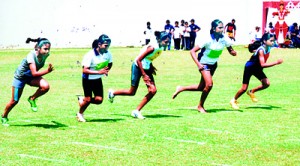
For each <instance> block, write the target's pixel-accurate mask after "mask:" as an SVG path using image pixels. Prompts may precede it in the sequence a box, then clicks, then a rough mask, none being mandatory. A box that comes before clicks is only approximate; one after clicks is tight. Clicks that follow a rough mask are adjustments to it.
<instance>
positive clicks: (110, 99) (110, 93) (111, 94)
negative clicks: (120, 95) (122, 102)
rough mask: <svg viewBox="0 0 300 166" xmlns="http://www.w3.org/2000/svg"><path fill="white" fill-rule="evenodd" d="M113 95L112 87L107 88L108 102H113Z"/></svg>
mask: <svg viewBox="0 0 300 166" xmlns="http://www.w3.org/2000/svg"><path fill="white" fill-rule="evenodd" d="M114 97H115V95H114V91H113V90H112V89H109V90H108V101H109V102H110V103H113V102H114Z"/></svg>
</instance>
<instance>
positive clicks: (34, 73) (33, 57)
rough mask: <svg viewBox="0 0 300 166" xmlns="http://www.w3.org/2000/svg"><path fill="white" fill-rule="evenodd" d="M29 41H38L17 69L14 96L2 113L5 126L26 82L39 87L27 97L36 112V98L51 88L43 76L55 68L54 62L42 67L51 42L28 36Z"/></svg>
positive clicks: (27, 41)
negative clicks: (43, 68) (45, 67)
mask: <svg viewBox="0 0 300 166" xmlns="http://www.w3.org/2000/svg"><path fill="white" fill-rule="evenodd" d="M29 42H37V44H36V45H35V47H34V50H32V51H30V53H29V54H28V55H27V56H26V58H25V59H23V60H22V62H21V64H20V65H19V67H18V68H17V70H16V71H15V74H14V79H13V84H12V98H11V99H10V101H9V102H8V103H7V104H6V107H5V109H4V112H3V114H2V119H1V122H2V125H4V126H9V124H8V114H9V112H10V111H11V110H12V109H13V108H14V107H15V106H16V105H17V104H18V102H19V100H20V98H21V96H22V93H23V89H24V87H25V85H26V84H27V85H30V86H33V87H38V89H37V90H36V92H35V93H34V94H33V95H32V96H29V97H28V99H27V100H28V102H29V103H30V106H31V110H32V111H34V112H36V111H38V107H37V105H36V99H37V98H39V97H41V96H42V95H44V94H45V93H47V92H48V91H49V89H50V85H49V83H48V82H47V81H46V80H45V79H44V78H43V77H42V76H44V75H46V74H49V73H51V72H52V71H53V70H54V68H53V66H52V64H51V63H49V65H48V68H47V69H45V70H40V69H41V68H42V67H44V65H45V62H46V59H47V58H48V57H49V55H50V47H51V43H50V41H49V40H48V39H46V38H38V39H31V38H28V39H27V40H26V43H29Z"/></svg>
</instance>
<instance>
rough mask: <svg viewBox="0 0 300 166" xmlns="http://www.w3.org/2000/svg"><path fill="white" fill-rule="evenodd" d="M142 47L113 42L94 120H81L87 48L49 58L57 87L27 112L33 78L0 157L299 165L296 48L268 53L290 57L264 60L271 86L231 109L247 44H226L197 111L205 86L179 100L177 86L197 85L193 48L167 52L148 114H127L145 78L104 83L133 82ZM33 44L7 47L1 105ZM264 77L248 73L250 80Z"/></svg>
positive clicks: (5, 160)
mask: <svg viewBox="0 0 300 166" xmlns="http://www.w3.org/2000/svg"><path fill="white" fill-rule="evenodd" d="M139 49H140V48H111V52H112V54H113V60H114V63H113V68H112V70H111V72H110V73H109V75H108V77H105V78H103V84H104V90H105V94H104V98H105V100H104V102H103V103H102V104H101V105H90V106H89V107H88V109H87V110H86V112H85V117H86V119H87V121H88V122H87V123H78V122H77V121H76V119H75V114H76V112H78V109H79V108H78V103H77V99H76V95H77V94H83V90H82V86H81V67H80V63H81V60H82V57H83V55H84V54H85V53H86V52H87V51H88V50H89V49H84V48H82V49H55V48H53V49H52V50H51V56H50V57H49V59H48V61H47V63H52V64H53V65H54V67H55V71H54V72H52V73H51V74H49V75H46V76H45V77H44V78H46V79H47V80H48V82H49V83H50V86H51V89H50V91H49V92H48V93H47V94H46V95H45V96H42V97H41V98H40V99H39V100H38V106H39V112H37V113H34V112H31V111H30V107H29V104H28V103H27V101H26V98H27V97H28V96H29V95H31V94H32V93H33V92H34V91H35V90H36V88H32V87H29V86H26V87H25V89H24V93H23V96H22V98H21V100H20V102H19V104H18V105H17V106H16V107H15V108H14V109H13V110H12V112H11V113H10V114H9V119H10V126H9V127H3V126H0V131H1V137H0V142H1V144H0V161H1V163H2V164H3V165H68V166H69V165H253V166H254V165H255V166H256V165H299V163H300V151H299V149H300V130H299V121H300V118H299V117H300V114H299V111H300V108H299V101H300V100H299V90H300V85H299V82H300V78H299V75H300V72H299V70H298V66H299V65H300V61H299V60H300V58H299V50H298V49H274V50H272V52H271V57H270V59H269V61H270V62H271V61H275V60H277V59H278V58H283V59H284V63H283V64H281V65H278V66H275V67H272V68H267V69H265V70H264V71H265V73H266V74H267V76H268V78H269V80H270V82H271V86H270V87H269V88H268V89H266V90H264V91H261V92H258V93H257V94H256V96H257V98H258V99H259V102H258V103H252V102H251V100H250V99H249V97H248V96H247V95H244V96H242V97H241V98H240V99H239V102H240V107H241V109H240V110H239V111H234V110H232V109H231V107H230V105H229V101H230V99H231V98H232V97H233V96H234V94H235V93H236V91H237V90H238V89H239V88H240V86H241V81H242V74H243V68H244V64H245V62H246V61H247V60H248V59H249V58H250V53H249V52H248V51H247V49H246V48H244V47H243V46H236V47H235V49H236V50H237V52H238V56H237V57H232V56H230V55H229V54H228V53H227V51H226V50H224V52H223V55H222V56H221V58H220V60H219V66H218V69H217V71H216V74H215V76H214V78H213V80H214V87H213V89H212V91H211V93H210V94H209V96H208V98H207V101H206V105H205V108H206V109H207V111H208V112H209V113H208V114H199V113H198V112H197V110H196V106H197V105H198V102H199V99H200V93H199V92H183V93H181V94H180V95H178V97H177V98H176V99H175V100H172V99H171V97H172V94H173V93H174V91H175V89H176V86H177V85H191V84H197V83H198V82H199V79H200V74H199V72H198V71H197V67H196V65H195V64H194V62H193V61H192V59H191V57H190V55H189V53H188V52H186V51H166V52H163V54H162V55H161V56H160V57H158V58H157V59H156V60H155V61H154V62H153V63H154V65H155V66H156V68H158V71H157V76H155V81H156V85H157V89H158V92H157V94H156V95H155V97H154V98H153V99H152V100H151V102H150V103H148V105H146V107H145V108H144V109H143V115H144V116H146V118H147V119H146V120H137V119H133V118H132V117H131V116H130V113H131V111H132V110H134V109H135V108H136V106H137V105H138V103H139V102H140V100H141V99H142V97H143V96H144V95H145V94H146V93H147V89H146V87H145V85H144V83H143V82H141V83H140V87H139V89H138V92H137V94H136V95H135V96H133V97H129V96H128V97H119V96H117V97H116V98H115V101H114V103H113V104H111V103H109V102H108V100H107V90H108V89H109V88H113V89H124V88H129V87H130V74H131V71H130V67H131V63H132V61H133V60H134V59H135V57H136V56H137V55H138V53H139ZM28 52H29V50H26V49H25V50H0V64H1V67H0V68H1V70H0V72H1V77H0V80H1V84H0V92H1V96H0V99H1V100H0V104H1V107H2V109H4V107H5V105H6V103H7V102H8V101H9V99H10V97H11V83H12V78H13V73H14V71H15V69H16V68H17V66H18V65H19V63H20V62H21V60H22V59H23V58H24V57H25V56H26V55H27V53H28ZM258 84H259V81H257V80H256V79H255V78H252V79H251V82H250V88H251V87H254V86H257V85H258Z"/></svg>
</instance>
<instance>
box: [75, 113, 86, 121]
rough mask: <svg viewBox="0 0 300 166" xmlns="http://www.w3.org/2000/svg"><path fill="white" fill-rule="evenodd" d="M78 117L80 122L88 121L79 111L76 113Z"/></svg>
mask: <svg viewBox="0 0 300 166" xmlns="http://www.w3.org/2000/svg"><path fill="white" fill-rule="evenodd" d="M76 118H77V120H78V122H86V120H85V119H84V117H83V114H81V113H79V112H78V113H77V114H76Z"/></svg>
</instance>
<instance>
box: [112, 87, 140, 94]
mask: <svg viewBox="0 0 300 166" xmlns="http://www.w3.org/2000/svg"><path fill="white" fill-rule="evenodd" d="M137 89H138V87H134V86H131V87H130V89H123V90H115V91H114V92H113V95H114V96H118V95H119V96H134V95H135V93H136V91H137Z"/></svg>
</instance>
